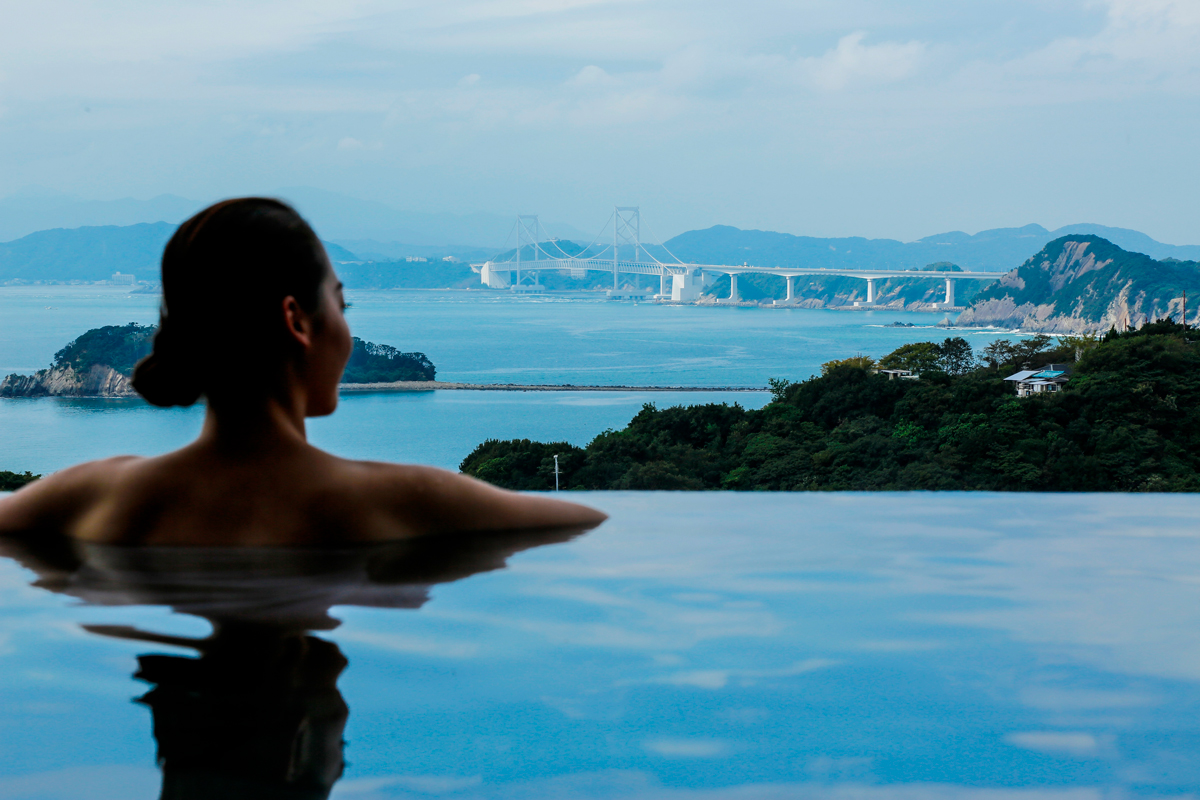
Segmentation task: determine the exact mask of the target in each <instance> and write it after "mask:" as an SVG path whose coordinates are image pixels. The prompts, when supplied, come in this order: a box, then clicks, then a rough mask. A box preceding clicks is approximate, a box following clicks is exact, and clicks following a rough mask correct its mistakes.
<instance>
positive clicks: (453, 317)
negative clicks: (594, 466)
mask: <svg viewBox="0 0 1200 800" xmlns="http://www.w3.org/2000/svg"><path fill="white" fill-rule="evenodd" d="M231 290H232V287H231ZM347 299H348V300H349V301H350V302H351V303H352V304H353V306H352V308H351V309H350V310H349V312H348V319H349V321H350V326H351V329H352V330H353V331H354V334H355V335H356V336H360V337H362V338H364V339H367V340H369V341H375V342H381V343H384V344H390V345H393V346H395V347H398V348H400V349H401V350H416V351H420V352H423V353H426V354H427V355H428V356H429V357H430V359H432V360H433V363H434V364H436V365H437V367H438V377H439V378H441V379H443V380H448V381H464V382H469V383H484V382H506V383H572V384H602V385H633V386H759V387H761V386H764V385H765V384H766V381H767V378H771V377H778V378H787V379H790V380H801V379H804V378H807V377H808V376H810V375H812V374H815V373H817V372H819V371H820V365H821V364H822V363H824V362H825V361H829V360H832V359H835V358H846V357H848V356H852V355H856V354H859V353H863V354H866V355H870V356H875V357H878V356H882V355H885V354H886V353H889V352H891V351H892V350H894V349H896V348H897V347H899V346H900V345H902V344H904V343H906V342H913V341H928V340H933V341H941V340H942V339H944V338H946V336H948V335H951V333H948V332H946V331H944V330H941V329H936V328H934V327H933V326H934V324H935V323H936V322H937V321H938V320H939V319H941V317H940V316H938V315H931V314H917V313H904V312H894V311H861V312H860V311H828V310H809V309H795V308H792V309H768V308H726V307H715V306H660V305H655V304H652V303H640V304H636V305H635V304H633V303H614V302H609V301H606V300H604V299H603V298H602V297H597V296H596V295H595V294H582V293H581V294H574V295H543V296H524V297H521V296H513V295H509V294H505V293H499V292H497V293H485V292H418V291H387V292H350V293H349V294H348V295H347ZM157 302H158V299H157V297H156V296H154V295H136V294H135V295H131V294H129V293H128V292H127V291H121V290H120V288H119V287H107V286H81V287H74V286H45V287H43V286H23V287H0V373H3V374H8V373H10V372H25V373H27V372H32V371H34V370H37V369H42V368H43V367H45V366H47V365H48V364H49V363H50V361H51V360H52V359H53V357H54V353H55V352H56V351H57V350H58V349H59V348H61V347H62V346H63V345H64V344H66V343H67V342H69V341H70V340H71V339H73V338H74V337H75V336H78V335H79V334H80V333H83V332H84V331H85V330H87V329H89V328H94V327H97V326H100V325H118V324H124V323H126V322H141V323H145V324H151V323H154V322H156V321H157ZM896 321H899V322H911V323H913V324H914V325H918V326H920V327H917V328H885V327H882V326H884V325H888V324H890V323H892V322H896ZM953 335H959V336H965V337H966V338H968V339H969V340H970V341H971V342H972V344H973V345H974V346H975V347H976V348H979V347H982V346H983V345H985V344H987V343H988V342H989V341H991V340H992V339H994V338H996V337H997V336H998V335H1000V334H997V333H996V332H995V331H954V332H953Z"/></svg>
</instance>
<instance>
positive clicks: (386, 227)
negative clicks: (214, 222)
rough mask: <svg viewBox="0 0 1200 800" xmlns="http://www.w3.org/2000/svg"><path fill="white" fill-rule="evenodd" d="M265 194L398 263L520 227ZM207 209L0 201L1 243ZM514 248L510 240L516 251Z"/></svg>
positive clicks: (303, 194)
mask: <svg viewBox="0 0 1200 800" xmlns="http://www.w3.org/2000/svg"><path fill="white" fill-rule="evenodd" d="M266 194H267V195H268V196H271V197H279V198H281V199H283V200H286V201H287V202H289V203H291V204H292V205H294V206H295V207H296V209H297V210H298V211H299V212H300V213H301V214H303V215H304V216H305V218H306V219H308V221H309V222H311V223H312V226H313V227H314V228H315V229H316V231H317V233H318V234H320V236H321V238H322V239H328V240H331V241H333V240H336V241H341V240H358V241H360V242H361V241H362V240H370V242H371V243H372V245H373V247H374V250H375V251H376V252H377V253H378V254H381V255H388V254H390V257H392V258H395V257H397V256H400V257H402V256H406V255H427V254H426V253H423V252H410V250H411V248H414V247H415V248H418V250H419V249H420V248H430V247H433V248H446V247H454V248H468V249H472V248H473V249H478V250H482V251H487V253H488V254H490V253H492V252H494V251H495V250H500V249H503V248H504V247H505V240H506V239H509V237H510V235H511V233H512V231H513V228H514V222H515V218H514V216H508V215H503V214H486V213H476V214H436V213H427V212H421V211H401V210H398V209H395V208H392V207H391V206H389V205H386V204H384V203H378V202H373V201H370V200H359V199H358V198H355V197H349V196H347V195H343V194H338V193H336V192H327V191H324V190H322V189H313V188H311V187H306V186H295V187H288V188H283V189H276V190H274V191H271V192H266ZM205 205H207V203H204V202H200V201H196V200H189V199H187V198H184V197H178V196H175V195H160V196H158V197H155V198H152V199H150V200H134V199H131V198H126V199H124V200H80V199H78V198H75V197H71V196H69V195H58V194H49V193H29V192H27V193H23V194H18V195H12V196H9V197H4V198H0V242H7V241H11V240H14V239H19V238H21V237H22V236H27V235H29V234H31V233H35V232H37V231H42V230H48V229H52V228H78V227H83V226H89V227H98V226H108V225H120V226H128V225H135V224H137V223H142V222H151V223H152V222H173V223H176V224H178V223H180V222H183V221H184V220H185V219H187V218H188V217H189V216H191V215H192V214H194V213H196V212H197V211H199V210H200V209H201V208H203V207H204V206H205ZM542 227H543V229H544V230H545V231H546V233H547V234H548V235H549V236H554V237H559V238H564V239H583V240H584V241H589V242H590V241H591V240H592V236H593V234H589V233H584V232H583V231H580V230H579V229H577V228H573V227H571V226H570V225H566V224H563V223H558V222H553V221H548V220H543V221H542ZM400 243H403V244H400ZM511 243H512V240H511V239H510V244H509V246H511ZM397 247H398V249H396V248H397ZM389 248H391V249H390V250H389ZM364 249H372V248H371V247H368V248H364ZM470 257H471V258H475V257H477V256H470Z"/></svg>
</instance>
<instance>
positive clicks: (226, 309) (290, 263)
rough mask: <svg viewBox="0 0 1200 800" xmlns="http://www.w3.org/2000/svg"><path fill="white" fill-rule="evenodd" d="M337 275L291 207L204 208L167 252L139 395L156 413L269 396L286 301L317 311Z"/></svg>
mask: <svg viewBox="0 0 1200 800" xmlns="http://www.w3.org/2000/svg"><path fill="white" fill-rule="evenodd" d="M328 269H329V261H328V257H327V256H326V255H325V248H324V247H323V246H322V245H321V240H320V239H318V238H317V235H316V233H314V232H313V229H312V228H311V227H309V225H308V223H307V222H305V221H304V219H303V218H301V216H300V215H299V214H297V213H296V211H295V209H293V208H292V207H291V206H289V205H287V204H286V203H281V202H280V201H278V200H271V199H267V198H262V197H243V198H238V199H235V200H225V201H223V202H220V203H217V204H216V205H212V206H209V207H208V208H206V209H204V210H203V211H201V212H200V213H199V214H197V215H196V216H194V217H192V218H191V219H189V220H188V221H187V222H185V223H183V224H182V225H180V226H179V230H177V231H175V235H174V236H172V237H171V240H170V241H169V242H167V247H166V250H164V251H163V257H162V310H161V316H160V320H159V324H158V333H157V334H155V336H154V351H153V352H152V353H151V354H150V355H148V356H146V357H145V358H144V359H142V360H141V361H140V362H139V363H138V365H137V367H136V368H135V369H134V371H133V380H132V383H133V387H134V388H135V389H137V391H138V392H139V393H140V394H141V395H142V397H144V398H146V400H148V401H149V402H151V403H153V404H154V405H156V406H188V405H191V404H192V403H195V402H196V400H197V399H199V397H200V395H202V394H203V395H207V396H208V397H209V399H212V397H213V394H214V393H216V394H218V395H220V394H221V393H222V391H223V390H228V391H229V392H230V393H237V394H243V393H246V392H253V391H254V390H255V389H261V388H263V387H265V386H266V385H267V384H268V383H269V382H270V381H272V380H274V379H276V378H277V377H278V375H279V372H280V369H281V367H282V358H281V356H282V354H283V352H284V350H283V348H284V347H285V341H286V340H285V337H284V336H283V335H282V333H283V332H282V330H281V329H280V324H279V323H280V315H281V313H282V301H283V299H284V298H285V297H288V296H289V295H290V296H292V297H295V298H296V301H297V302H298V303H299V304H300V307H301V308H303V309H304V310H305V311H307V312H309V313H312V312H314V311H316V309H317V306H318V302H319V288H320V285H321V281H322V280H323V279H324V277H325V275H326V272H327V270H328Z"/></svg>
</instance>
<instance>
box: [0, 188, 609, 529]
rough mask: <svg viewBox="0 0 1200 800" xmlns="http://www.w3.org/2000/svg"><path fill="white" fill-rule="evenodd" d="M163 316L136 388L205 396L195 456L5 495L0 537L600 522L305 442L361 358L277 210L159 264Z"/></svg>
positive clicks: (227, 216) (334, 282)
mask: <svg viewBox="0 0 1200 800" xmlns="http://www.w3.org/2000/svg"><path fill="white" fill-rule="evenodd" d="M162 288H163V302H162V316H161V321H160V324H159V329H158V333H157V334H156V336H155V339H154V351H153V353H152V354H151V355H150V356H148V357H147V358H145V359H144V360H143V361H142V362H141V363H139V364H138V366H137V368H136V370H135V371H134V375H133V385H134V387H135V388H136V389H137V390H138V391H139V392H140V393H141V394H142V396H143V397H145V398H146V400H148V401H149V402H151V403H153V404H154V405H158V406H186V405H191V404H192V403H195V402H196V401H197V400H198V399H200V398H201V397H203V398H204V399H205V401H206V403H207V415H206V417H205V421H204V428H203V430H202V432H201V434H200V436H199V438H197V439H196V441H195V442H193V443H192V444H190V445H188V446H186V447H184V448H182V449H180V450H176V451H175V452H172V453H167V454H166V455H162V456H157V457H154V458H139V457H134V456H120V457H116V458H109V459H105V460H102V461H94V462H90V463H86V464H81V465H79V466H75V467H71V468H70V469H65V470H63V471H61V472H58V473H55V474H54V475H51V476H49V477H47V478H44V479H42V480H40V481H37V482H35V483H32V484H30V485H28V486H27V487H25V488H23V489H21V490H20V491H18V492H16V493H14V494H13V495H11V496H8V497H4V498H0V535H9V536H25V537H29V536H33V537H37V536H48V535H65V536H66V537H68V538H69V539H71V540H74V541H80V542H93V543H107V544H127V545H237V546H273V545H321V546H324V545H331V544H345V543H366V542H381V541H392V540H396V539H403V538H406V537H411V536H420V535H425V534H436V533H443V532H448V531H484V530H504V529H518V528H538V527H554V526H584V527H587V526H594V525H597V524H599V523H600V522H601V521H603V520H604V518H605V516H604V514H602V513H600V512H598V511H596V510H594V509H591V508H587V507H585V506H582V505H578V504H575V503H567V502H563V501H559V500H553V499H550V498H545V497H534V496H528V495H521V494H517V493H514V492H507V491H503V490H500V489H497V488H495V487H492V486H489V485H487V484H485V483H482V482H480V481H476V480H474V479H472V478H468V477H466V476H463V475H459V474H456V473H452V472H447V471H445V470H440V469H434V468H431V467H421V466H407V465H400V464H388V463H378V462H366V461H349V460H346V459H342V458H337V457H335V456H333V455H330V454H329V453H326V452H323V451H321V450H319V449H317V448H315V447H313V446H312V445H310V444H309V443H308V441H307V440H306V438H305V429H304V420H305V418H307V417H316V416H323V415H326V414H331V413H333V411H334V409H335V408H336V407H337V403H338V382H339V380H340V378H341V375H342V371H343V369H344V368H345V366H346V361H347V359H348V358H349V356H350V352H351V347H352V342H351V337H350V330H349V328H348V326H347V324H346V320H345V317H344V314H343V311H344V308H345V304H344V301H343V299H342V284H341V283H340V282H339V281H338V277H337V275H336V274H335V273H334V270H333V268H332V266H331V265H330V262H329V259H328V257H327V256H326V254H325V250H324V248H323V247H322V245H321V242H320V240H319V239H318V238H317V236H316V234H315V233H314V232H313V230H312V228H310V227H309V226H308V224H307V223H306V222H305V221H304V220H303V219H301V217H300V216H299V215H298V214H297V213H296V212H295V211H294V210H292V209H291V208H290V207H288V206H287V205H285V204H284V203H281V202H279V201H277V200H269V199H263V198H242V199H237V200H227V201H225V202H221V203H217V204H216V205H214V206H211V207H209V208H207V209H205V210H204V211H202V212H200V213H199V214H197V215H196V216H194V217H192V218H191V219H189V220H188V221H187V222H185V223H183V225H181V226H180V228H179V230H177V231H176V232H175V235H174V236H172V237H171V240H170V242H168V243H167V247H166V250H165V252H164V253H163V260H162Z"/></svg>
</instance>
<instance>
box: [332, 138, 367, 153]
mask: <svg viewBox="0 0 1200 800" xmlns="http://www.w3.org/2000/svg"><path fill="white" fill-rule="evenodd" d="M363 146H364V145H363V143H362V142H360V141H359V140H358V139H355V138H353V137H350V136H347V137H346V138H344V139H342V140H341V141H340V142H338V143H337V149H338V150H362V149H363Z"/></svg>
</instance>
